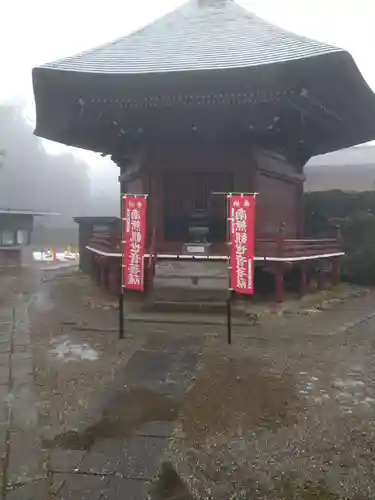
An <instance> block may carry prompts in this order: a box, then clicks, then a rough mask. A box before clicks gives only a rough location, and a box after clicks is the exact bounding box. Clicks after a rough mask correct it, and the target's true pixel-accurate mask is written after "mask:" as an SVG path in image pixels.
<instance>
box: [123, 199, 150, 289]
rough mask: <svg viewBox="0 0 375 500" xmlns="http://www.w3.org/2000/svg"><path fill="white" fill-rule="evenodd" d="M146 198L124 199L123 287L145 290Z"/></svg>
mask: <svg viewBox="0 0 375 500" xmlns="http://www.w3.org/2000/svg"><path fill="white" fill-rule="evenodd" d="M146 207H147V199H146V197H145V196H127V195H125V196H124V197H123V211H124V214H123V219H124V220H123V239H124V242H123V256H122V264H123V280H122V284H123V287H124V288H126V289H128V290H138V291H141V292H142V291H143V290H144V256H145V244H146Z"/></svg>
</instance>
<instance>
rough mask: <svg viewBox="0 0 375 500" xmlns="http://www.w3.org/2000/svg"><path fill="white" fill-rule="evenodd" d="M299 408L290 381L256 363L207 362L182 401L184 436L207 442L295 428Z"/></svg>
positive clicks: (226, 360) (236, 361)
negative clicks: (251, 432)
mask: <svg viewBox="0 0 375 500" xmlns="http://www.w3.org/2000/svg"><path fill="white" fill-rule="evenodd" d="M298 409H299V403H298V397H297V394H296V389H295V384H294V381H293V380H291V379H289V378H288V376H287V375H283V377H282V378H281V377H278V376H275V375H273V374H271V373H269V372H267V371H266V369H265V367H263V366H261V365H259V364H258V362H256V361H254V360H249V359H248V358H247V359H244V360H241V361H238V360H232V359H227V358H226V359H216V360H212V359H211V360H210V361H209V362H208V363H207V365H206V367H205V369H204V370H203V371H202V373H201V374H200V376H199V377H198V379H197V380H196V383H195V386H194V387H193V388H192V389H191V390H190V392H189V393H188V395H187V396H186V399H185V402H184V406H183V408H182V411H181V415H180V417H179V418H180V419H181V422H182V430H183V432H184V434H185V435H186V436H187V437H188V438H191V439H193V441H194V442H195V444H196V443H197V441H198V442H199V441H200V442H203V443H204V442H205V440H206V439H207V438H208V437H210V436H215V435H222V434H227V435H230V434H232V435H242V434H243V433H246V432H247V431H248V430H251V429H256V428H260V427H265V428H267V429H271V430H272V429H277V428H279V427H282V426H285V425H291V424H293V423H295V421H296V419H297V416H298V413H299V411H298Z"/></svg>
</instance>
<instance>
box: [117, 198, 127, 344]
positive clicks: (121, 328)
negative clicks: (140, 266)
mask: <svg viewBox="0 0 375 500" xmlns="http://www.w3.org/2000/svg"><path fill="white" fill-rule="evenodd" d="M120 196H121V203H120V210H121V216H120V224H121V231H120V234H121V289H120V295H119V302H118V313H119V339H120V340H123V339H124V338H125V328H124V197H123V194H122V190H121V191H120Z"/></svg>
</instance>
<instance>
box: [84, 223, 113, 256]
mask: <svg viewBox="0 0 375 500" xmlns="http://www.w3.org/2000/svg"><path fill="white" fill-rule="evenodd" d="M88 246H89V247H92V248H95V249H97V250H101V251H103V252H109V253H116V252H121V241H120V235H119V234H118V232H114V231H111V230H110V229H104V228H100V229H95V228H94V229H93V232H92V234H91V238H90V241H89V245H88Z"/></svg>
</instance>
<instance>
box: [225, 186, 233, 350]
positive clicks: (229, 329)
mask: <svg viewBox="0 0 375 500" xmlns="http://www.w3.org/2000/svg"><path fill="white" fill-rule="evenodd" d="M231 196H232V193H228V194H226V195H225V220H226V228H227V231H226V232H227V253H228V296H227V339H228V345H231V343H232V298H233V289H232V287H231V279H230V276H231V268H232V267H231V265H230V264H231V263H230V246H231V242H230V234H229V233H230V213H229V198H230V197H231Z"/></svg>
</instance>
